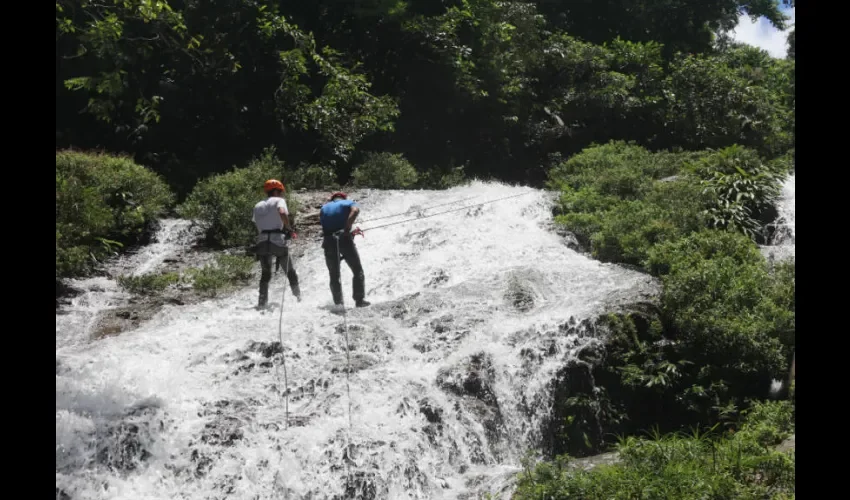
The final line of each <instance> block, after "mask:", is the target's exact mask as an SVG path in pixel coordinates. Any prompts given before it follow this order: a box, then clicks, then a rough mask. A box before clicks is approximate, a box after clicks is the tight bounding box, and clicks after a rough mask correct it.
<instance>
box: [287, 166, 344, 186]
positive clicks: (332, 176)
mask: <svg viewBox="0 0 850 500" xmlns="http://www.w3.org/2000/svg"><path fill="white" fill-rule="evenodd" d="M283 177H284V178H285V179H286V182H287V185H291V186H292V188H293V189H302V188H304V189H333V188H336V187H338V185H339V184H338V183H337V180H336V172H335V171H334V169H333V167H330V166H322V165H315V164H301V165H299V166H298V168H295V169H285V170H284V174H283Z"/></svg>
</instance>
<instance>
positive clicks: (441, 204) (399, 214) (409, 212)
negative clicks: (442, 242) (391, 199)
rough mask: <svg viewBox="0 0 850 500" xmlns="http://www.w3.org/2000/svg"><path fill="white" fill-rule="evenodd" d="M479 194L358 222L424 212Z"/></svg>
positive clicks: (466, 199) (471, 198)
mask: <svg viewBox="0 0 850 500" xmlns="http://www.w3.org/2000/svg"><path fill="white" fill-rule="evenodd" d="M481 196H482V195H480V194H479V195H476V196H470V197H469V198H461V199H459V200H455V201H450V202H448V203H440V204H439V205H431V206H429V207H425V208H418V209H416V210H408V211H407V212H401V213H397V214H392V215H384V216H382V217H375V218H374V219H367V220H364V221H360V224H367V223H369V222H374V221H376V220H383V219H389V218H390V217H399V216H402V215H407V214H412V213H416V212H424V211H426V210H431V209H432V208H439V207H444V206H446V205H453V204H455V203H460V202H462V201H469V200H474V199H475V198H481Z"/></svg>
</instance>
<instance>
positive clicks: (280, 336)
mask: <svg viewBox="0 0 850 500" xmlns="http://www.w3.org/2000/svg"><path fill="white" fill-rule="evenodd" d="M270 270H271V269H270ZM288 285H289V249H287V252H286V279H285V280H284V282H283V293H282V294H281V296H280V315H279V316H278V320H277V338H278V341H280V364H281V365H283V383H284V386H285V388H286V392H285V393H284V395H285V406H284V408H285V412H286V427H285V428H287V429H288V428H289V376H288V374H287V373H286V354H285V353H284V352H283V304H284V300H285V299H286V287H287V286H288ZM277 367H278V365H275V366H274V370H275V376H276V377H277V380H278V382H277V383H278V387H280V373H279V372H278V368H277ZM278 394H280V389H279V388H278ZM284 395H281V397H284Z"/></svg>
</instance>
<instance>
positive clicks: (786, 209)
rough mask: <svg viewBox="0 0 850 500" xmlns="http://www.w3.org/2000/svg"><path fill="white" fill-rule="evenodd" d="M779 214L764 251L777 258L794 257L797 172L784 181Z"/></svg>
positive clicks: (769, 256) (778, 208)
mask: <svg viewBox="0 0 850 500" xmlns="http://www.w3.org/2000/svg"><path fill="white" fill-rule="evenodd" d="M776 208H777V211H778V212H779V216H778V217H777V218H776V222H774V223H773V226H774V228H775V231H774V233H773V235H772V236H771V241H770V242H769V243H770V244H769V245H768V246H763V247H762V251H763V253H764V254H765V256H766V257H768V258H772V259H776V260H787V259H792V260H793V259H794V257H795V250H796V245H795V241H794V237H795V234H796V229H795V225H794V214H795V174H791V175H789V176H788V177H787V178H786V179H785V181H784V182H783V183H782V194H781V195H780V197H779V200H778V203H777V207H776Z"/></svg>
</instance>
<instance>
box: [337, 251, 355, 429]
mask: <svg viewBox="0 0 850 500" xmlns="http://www.w3.org/2000/svg"><path fill="white" fill-rule="evenodd" d="M334 239H335V240H336V265H337V269H338V272H339V276H340V281H342V258H341V254H340V252H339V235H335V236H334ZM341 288H342V283H340V289H341ZM340 299H341V300H342V322H343V328H344V330H343V331H344V333H345V360H346V364H347V365H348V366H347V369H346V370H345V391H346V393H347V394H348V428H349V430H350V429H351V386H350V382H349V377H350V374H351V355H350V349H349V345H348V316H347V314H346V310H345V297H344V296H342V297H340Z"/></svg>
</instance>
